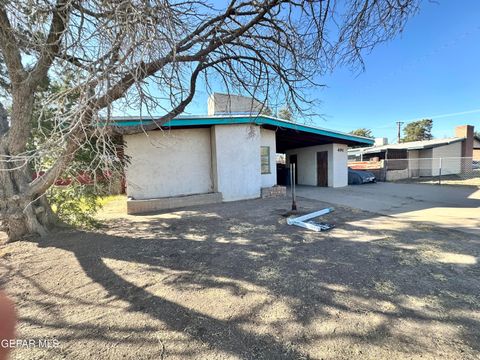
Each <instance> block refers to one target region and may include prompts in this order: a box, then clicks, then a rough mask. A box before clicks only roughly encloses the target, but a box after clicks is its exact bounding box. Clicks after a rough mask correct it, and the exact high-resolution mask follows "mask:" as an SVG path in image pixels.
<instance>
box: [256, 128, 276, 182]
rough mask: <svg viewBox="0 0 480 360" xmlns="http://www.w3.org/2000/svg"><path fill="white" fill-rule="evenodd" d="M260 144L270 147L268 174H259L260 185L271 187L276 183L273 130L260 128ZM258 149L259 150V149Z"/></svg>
mask: <svg viewBox="0 0 480 360" xmlns="http://www.w3.org/2000/svg"><path fill="white" fill-rule="evenodd" d="M260 146H269V147H270V174H261V178H262V187H271V186H274V185H276V184H277V164H276V161H277V156H276V154H277V147H276V141H275V131H273V130H267V129H260ZM258 151H260V149H259V150H258Z"/></svg>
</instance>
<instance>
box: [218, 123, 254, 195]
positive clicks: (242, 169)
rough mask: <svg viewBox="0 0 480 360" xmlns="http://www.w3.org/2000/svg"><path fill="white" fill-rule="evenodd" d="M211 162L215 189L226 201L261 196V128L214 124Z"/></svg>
mask: <svg viewBox="0 0 480 360" xmlns="http://www.w3.org/2000/svg"><path fill="white" fill-rule="evenodd" d="M211 134H212V135H211V138H212V155H213V156H212V159H213V161H212V165H213V173H214V178H215V179H216V180H215V183H214V186H215V189H216V191H219V192H221V193H222V194H223V200H224V201H233V200H241V199H253V198H257V197H259V196H260V188H261V184H262V180H261V174H260V143H261V141H260V138H261V136H260V128H259V127H258V126H255V125H249V124H246V125H215V126H213V127H212V128H211Z"/></svg>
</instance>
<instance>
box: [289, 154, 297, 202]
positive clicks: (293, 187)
mask: <svg viewBox="0 0 480 360" xmlns="http://www.w3.org/2000/svg"><path fill="white" fill-rule="evenodd" d="M295 165H296V164H295V163H293V164H290V174H291V175H290V178H291V179H292V180H291V184H290V185H291V187H292V211H296V210H297V203H296V201H295V200H296V199H295V196H296V194H295V182H296V178H295Z"/></svg>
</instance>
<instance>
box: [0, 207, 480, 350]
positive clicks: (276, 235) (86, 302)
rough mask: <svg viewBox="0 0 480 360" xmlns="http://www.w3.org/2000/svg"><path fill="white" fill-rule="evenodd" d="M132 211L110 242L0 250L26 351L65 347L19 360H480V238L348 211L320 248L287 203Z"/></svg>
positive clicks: (110, 229) (111, 232)
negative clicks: (46, 342)
mask: <svg viewBox="0 0 480 360" xmlns="http://www.w3.org/2000/svg"><path fill="white" fill-rule="evenodd" d="M118 205H121V204H119V203H118V201H117V203H112V204H110V206H107V208H106V209H105V212H104V213H103V217H105V218H107V219H108V220H107V221H106V223H107V226H106V227H105V228H104V229H102V230H100V231H97V232H79V231H63V232H61V233H58V234H56V235H55V236H52V237H51V238H50V239H48V240H39V241H31V242H18V243H14V244H9V245H4V246H2V247H0V261H1V267H0V279H1V282H2V283H3V285H4V286H5V288H6V289H7V292H8V293H9V294H10V295H11V296H12V297H13V298H14V299H15V300H16V302H17V306H18V312H19V317H20V324H19V328H18V336H19V338H21V339H32V338H33V339H45V338H47V339H52V338H55V339H57V340H58V341H59V346H58V347H53V348H19V349H17V350H16V351H15V352H14V353H13V358H14V359H63V358H68V359H419V358H421V359H439V358H442V359H455V360H458V359H479V358H480V265H479V262H478V259H479V255H480V238H479V237H476V236H475V235H468V234H465V233H461V232H456V231H454V230H446V229H437V228H433V227H426V226H419V225H413V224H409V223H402V222H401V221H399V220H398V219H393V218H389V217H385V216H382V217H380V216H376V215H374V214H371V213H367V212H360V211H354V210H351V209H347V208H340V207H337V208H336V211H335V212H334V213H333V214H330V215H327V216H325V219H324V220H325V221H329V222H333V223H335V224H336V228H335V229H333V230H331V231H329V232H326V233H314V232H310V231H308V230H304V229H301V228H298V227H294V226H288V225H287V224H286V219H285V217H284V216H283V214H284V213H285V211H286V210H287V209H288V207H289V202H288V200H286V199H271V200H252V201H244V202H235V203H227V204H218V205H211V206H202V207H195V208H190V209H188V210H182V211H176V212H172V213H168V214H162V215H151V216H122V217H119V216H118V214H117V210H118V207H119V206H118ZM299 205H300V207H301V210H302V211H303V212H308V211H311V210H318V209H321V208H323V207H325V206H327V204H324V203H321V202H317V201H313V200H305V199H299ZM120 207H121V206H120Z"/></svg>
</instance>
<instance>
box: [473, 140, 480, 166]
mask: <svg viewBox="0 0 480 360" xmlns="http://www.w3.org/2000/svg"><path fill="white" fill-rule="evenodd" d="M473 160H475V161H480V137H479V136H474V138H473Z"/></svg>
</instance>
